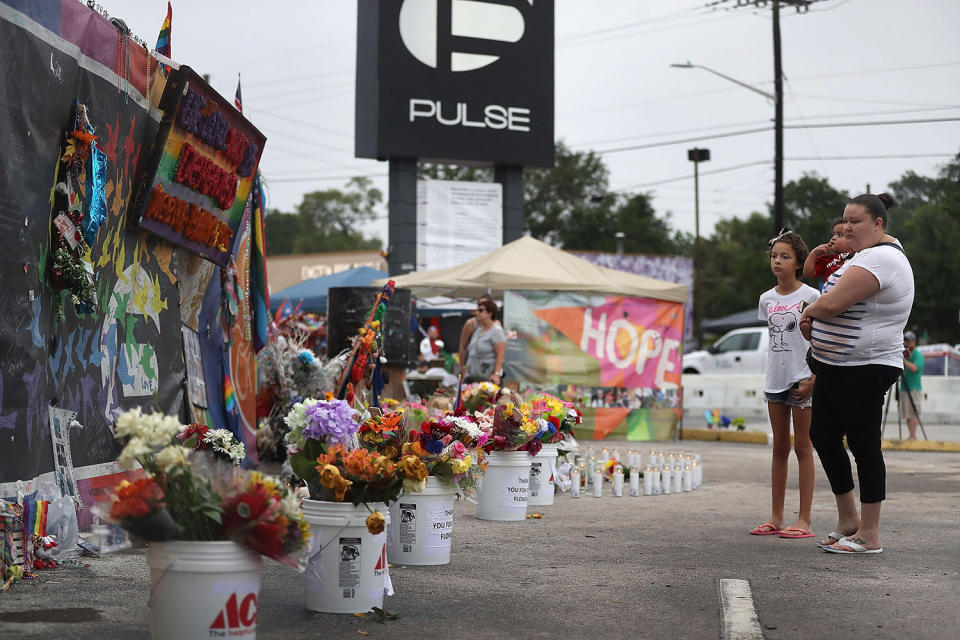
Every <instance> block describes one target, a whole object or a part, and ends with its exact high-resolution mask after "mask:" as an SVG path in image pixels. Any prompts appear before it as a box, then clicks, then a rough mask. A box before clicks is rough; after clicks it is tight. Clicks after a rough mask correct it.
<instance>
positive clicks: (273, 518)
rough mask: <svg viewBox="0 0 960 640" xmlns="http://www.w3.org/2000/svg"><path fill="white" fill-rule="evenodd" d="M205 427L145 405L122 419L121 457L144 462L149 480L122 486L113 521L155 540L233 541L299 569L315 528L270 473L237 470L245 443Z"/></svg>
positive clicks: (127, 463) (129, 463)
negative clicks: (188, 424) (145, 410)
mask: <svg viewBox="0 0 960 640" xmlns="http://www.w3.org/2000/svg"><path fill="white" fill-rule="evenodd" d="M201 426H202V425H196V426H191V427H185V426H183V425H181V424H180V423H179V421H178V420H177V419H176V418H174V417H172V416H164V415H162V414H160V413H152V414H149V415H146V414H144V413H143V412H142V411H141V410H140V409H139V408H137V409H133V410H130V411H127V412H125V413H123V414H121V415H120V416H118V417H117V419H116V422H115V425H114V436H115V437H116V438H117V439H118V440H121V441H123V442H124V443H125V445H124V448H123V450H122V451H121V452H120V455H119V456H118V458H117V460H118V462H120V464H121V465H122V466H124V467H126V468H133V466H134V464H135V463H139V464H140V466H141V467H142V468H143V471H144V472H145V475H144V476H143V477H141V478H138V479H136V480H135V481H134V482H128V481H124V482H123V483H121V484H120V486H119V487H118V488H117V490H116V494H115V495H114V497H113V501H112V504H111V506H110V512H109V514H110V517H111V518H113V519H114V520H116V521H118V522H119V523H120V525H121V526H123V527H124V528H125V529H126V530H128V531H130V532H131V533H133V534H135V535H138V536H140V537H142V538H144V539H146V540H149V541H153V542H157V541H165V540H208V541H209V540H233V541H235V542H237V543H239V544H243V545H245V546H247V547H249V548H251V549H253V550H254V551H257V552H258V553H261V554H263V555H266V556H268V557H270V558H273V559H274V560H278V561H280V562H285V563H287V564H290V565H292V566H295V567H298V566H299V564H300V561H301V558H302V554H304V553H306V551H307V524H306V522H305V521H304V519H303V514H302V513H301V511H300V508H299V505H298V503H297V502H296V498H295V497H294V496H292V495H291V494H290V492H289V491H287V489H286V488H285V487H283V486H282V485H280V484H279V483H277V482H274V481H273V480H269V479H267V478H265V477H264V476H263V475H262V474H259V473H255V472H248V471H242V470H240V469H237V468H236V467H235V459H237V458H238V457H239V459H242V455H243V453H242V449H241V447H242V445H240V444H239V443H237V442H235V441H233V440H232V439H230V440H228V439H227V438H226V437H225V436H223V435H222V434H217V433H216V431H217V430H210V429H207V430H206V431H204V430H203V429H201V428H199V427H201ZM188 431H190V433H187V432H188ZM203 438H208V442H207V444H203V443H202V439H203ZM214 443H216V444H214ZM216 447H220V448H222V449H224V450H225V451H226V452H227V453H222V452H218V451H217V448H216ZM231 451H232V453H233V455H232V456H231V455H230V452H231ZM203 452H206V453H203ZM228 460H229V461H228ZM271 536H273V537H274V538H276V540H274V539H271Z"/></svg>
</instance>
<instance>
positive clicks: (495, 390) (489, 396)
mask: <svg viewBox="0 0 960 640" xmlns="http://www.w3.org/2000/svg"><path fill="white" fill-rule="evenodd" d="M499 394H500V387H498V386H497V385H495V384H493V383H492V382H472V383H470V384H465V385H463V388H462V389H461V390H460V400H461V402H462V403H463V409H464V410H465V411H466V412H467V413H473V412H475V411H478V410H482V409H483V408H484V407H485V406H487V405H493V404H496V402H497V396H498V395H499Z"/></svg>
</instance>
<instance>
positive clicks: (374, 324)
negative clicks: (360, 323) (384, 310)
mask: <svg viewBox="0 0 960 640" xmlns="http://www.w3.org/2000/svg"><path fill="white" fill-rule="evenodd" d="M370 328H371V329H373V330H374V331H376V330H377V329H379V328H380V321H379V320H374V321H373V322H371V323H370Z"/></svg>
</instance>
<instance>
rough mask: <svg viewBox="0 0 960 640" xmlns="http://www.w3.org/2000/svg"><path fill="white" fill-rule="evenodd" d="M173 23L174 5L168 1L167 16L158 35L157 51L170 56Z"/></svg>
mask: <svg viewBox="0 0 960 640" xmlns="http://www.w3.org/2000/svg"><path fill="white" fill-rule="evenodd" d="M172 24H173V7H171V6H170V3H169V2H168V3H167V17H166V19H165V20H164V21H163V25H161V27H160V35H158V36H157V46H156V47H155V48H156V50H157V53H161V54H163V55H165V56H167V57H168V58H169V57H170V28H171V25H172Z"/></svg>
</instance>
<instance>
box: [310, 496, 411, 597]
mask: <svg viewBox="0 0 960 640" xmlns="http://www.w3.org/2000/svg"><path fill="white" fill-rule="evenodd" d="M302 507H303V515H304V518H305V519H306V521H307V522H308V523H309V524H310V533H311V536H312V537H311V541H310V562H309V563H308V564H307V568H306V570H305V571H304V574H303V575H304V588H305V591H306V607H307V609H309V610H311V611H322V612H324V613H366V612H367V611H369V610H370V609H372V608H373V607H379V608H383V594H384V591H386V592H387V595H393V585H392V584H391V582H390V571H389V569H388V567H387V534H386V531H383V532H381V533H378V534H376V535H373V534H372V533H370V532H369V531H368V530H367V524H366V520H367V517H368V516H369V515H370V514H371V513H372V512H374V511H379V512H380V513H382V514H383V517H384V518H385V519H386V523H387V524H390V511H389V509H387V506H386V505H384V504H383V503H374V504H371V505H369V508H368V507H367V506H366V505H362V504H361V505H358V506H356V507H355V506H353V505H352V504H351V503H349V502H324V501H320V500H304V501H303V505H302Z"/></svg>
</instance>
